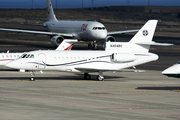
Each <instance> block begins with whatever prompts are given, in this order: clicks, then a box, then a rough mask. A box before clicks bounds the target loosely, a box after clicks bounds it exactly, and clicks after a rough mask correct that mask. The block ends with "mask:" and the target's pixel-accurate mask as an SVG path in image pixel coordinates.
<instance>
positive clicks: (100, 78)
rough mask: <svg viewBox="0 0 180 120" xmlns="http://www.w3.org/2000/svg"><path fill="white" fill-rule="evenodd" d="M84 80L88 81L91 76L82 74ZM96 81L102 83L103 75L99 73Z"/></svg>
mask: <svg viewBox="0 0 180 120" xmlns="http://www.w3.org/2000/svg"><path fill="white" fill-rule="evenodd" d="M84 79H85V80H90V79H91V75H89V74H88V73H84ZM96 80H98V81H104V77H103V74H102V72H101V71H100V72H99V75H97V77H96Z"/></svg>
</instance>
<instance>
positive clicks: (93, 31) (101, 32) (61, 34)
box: [0, 0, 138, 49]
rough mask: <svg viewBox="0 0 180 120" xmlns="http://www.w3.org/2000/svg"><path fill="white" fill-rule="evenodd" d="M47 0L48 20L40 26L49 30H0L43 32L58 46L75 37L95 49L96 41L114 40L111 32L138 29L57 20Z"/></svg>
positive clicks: (92, 22) (116, 32)
mask: <svg viewBox="0 0 180 120" xmlns="http://www.w3.org/2000/svg"><path fill="white" fill-rule="evenodd" d="M46 2H47V15H48V21H47V22H45V23H44V24H43V25H42V26H44V27H46V28H47V29H48V30H49V31H50V32H44V31H31V30H19V29H6V28H0V30H2V31H13V32H24V33H32V34H43V35H49V36H51V43H52V44H53V45H54V46H56V47H57V46H58V45H59V44H61V42H62V41H63V40H64V39H66V38H72V39H77V40H78V41H91V43H90V44H89V45H88V47H89V48H93V49H96V48H97V44H96V41H99V40H104V42H107V41H116V40H115V38H114V37H113V36H110V35H112V34H121V33H127V32H137V31H138V30H125V31H114V32H107V30H106V28H105V26H104V25H103V24H102V23H99V22H96V21H63V20H59V21H58V20H57V19H56V16H55V14H54V10H53V7H52V3H51V0H46Z"/></svg>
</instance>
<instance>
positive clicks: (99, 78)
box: [96, 71, 104, 81]
mask: <svg viewBox="0 0 180 120" xmlns="http://www.w3.org/2000/svg"><path fill="white" fill-rule="evenodd" d="M96 79H97V80H98V81H104V77H103V73H102V72H101V71H99V75H98V76H97V78H96Z"/></svg>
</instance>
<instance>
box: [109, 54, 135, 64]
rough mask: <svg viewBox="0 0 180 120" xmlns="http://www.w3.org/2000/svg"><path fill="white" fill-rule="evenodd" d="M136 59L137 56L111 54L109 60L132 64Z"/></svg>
mask: <svg viewBox="0 0 180 120" xmlns="http://www.w3.org/2000/svg"><path fill="white" fill-rule="evenodd" d="M136 59H137V56H135V55H134V54H122V53H113V54H112V55H111V60H112V61H113V62H117V63H126V62H133V61H134V60H136Z"/></svg>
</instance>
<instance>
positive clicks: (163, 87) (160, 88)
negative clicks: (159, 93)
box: [136, 86, 180, 91]
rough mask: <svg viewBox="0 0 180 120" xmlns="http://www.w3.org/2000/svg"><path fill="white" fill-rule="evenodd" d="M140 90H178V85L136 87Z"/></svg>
mask: <svg viewBox="0 0 180 120" xmlns="http://www.w3.org/2000/svg"><path fill="white" fill-rule="evenodd" d="M136 89H140V90H170V91H172V90H180V86H160V87H138V88H136Z"/></svg>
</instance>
